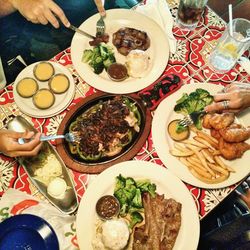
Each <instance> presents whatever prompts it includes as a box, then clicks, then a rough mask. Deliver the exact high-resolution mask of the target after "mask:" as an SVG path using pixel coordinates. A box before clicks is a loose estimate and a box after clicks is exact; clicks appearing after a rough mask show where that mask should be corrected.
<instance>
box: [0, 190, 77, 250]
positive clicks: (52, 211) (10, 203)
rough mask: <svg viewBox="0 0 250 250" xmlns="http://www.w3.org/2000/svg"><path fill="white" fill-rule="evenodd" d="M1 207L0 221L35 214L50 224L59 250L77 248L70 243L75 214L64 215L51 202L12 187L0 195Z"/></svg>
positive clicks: (74, 249)
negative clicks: (0, 196) (15, 216)
mask: <svg viewBox="0 0 250 250" xmlns="http://www.w3.org/2000/svg"><path fill="white" fill-rule="evenodd" d="M1 209H4V210H3V211H4V213H0V222H1V221H3V220H4V219H6V218H8V217H10V216H13V215H17V214H33V215H37V216H39V217H41V218H43V219H45V220H46V221H47V222H48V223H49V224H50V225H51V226H52V228H53V229H54V231H55V232H56V235H57V238H58V241H59V245H60V249H61V250H66V249H67V250H76V249H78V248H77V247H76V246H73V244H72V239H73V238H75V237H76V236H75V231H74V232H73V231H72V225H73V224H74V223H75V216H69V215H64V214H62V213H61V212H60V211H59V210H57V209H56V208H55V207H53V206H52V205H51V204H49V203H46V202H44V201H41V200H38V199H36V198H35V197H34V196H31V195H28V194H25V193H24V192H21V191H18V190H16V189H13V188H10V189H8V190H7V191H6V192H5V193H4V195H3V196H2V198H1V200H0V211H1ZM66 235H68V237H66Z"/></svg>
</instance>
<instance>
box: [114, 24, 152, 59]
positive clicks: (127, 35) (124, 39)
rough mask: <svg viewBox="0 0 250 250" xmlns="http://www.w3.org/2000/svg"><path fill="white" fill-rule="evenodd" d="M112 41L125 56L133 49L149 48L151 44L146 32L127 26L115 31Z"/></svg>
mask: <svg viewBox="0 0 250 250" xmlns="http://www.w3.org/2000/svg"><path fill="white" fill-rule="evenodd" d="M112 42H113V44H114V46H115V47H116V48H117V50H118V52H119V53H120V54H122V55H124V56H126V55H128V53H129V52H130V51H131V50H135V49H139V50H147V49H148V48H149V46H150V39H149V37H148V35H147V33H146V32H144V31H141V30H137V29H133V28H127V27H125V28H121V29H119V30H118V31H117V32H115V33H114V34H113V39H112Z"/></svg>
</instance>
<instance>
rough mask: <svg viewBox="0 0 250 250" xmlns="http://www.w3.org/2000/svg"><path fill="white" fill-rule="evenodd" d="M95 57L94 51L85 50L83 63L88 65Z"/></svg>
mask: <svg viewBox="0 0 250 250" xmlns="http://www.w3.org/2000/svg"><path fill="white" fill-rule="evenodd" d="M92 55H93V51H92V50H91V49H85V50H84V51H83V56H82V62H84V63H87V62H89V61H90V59H91V57H92Z"/></svg>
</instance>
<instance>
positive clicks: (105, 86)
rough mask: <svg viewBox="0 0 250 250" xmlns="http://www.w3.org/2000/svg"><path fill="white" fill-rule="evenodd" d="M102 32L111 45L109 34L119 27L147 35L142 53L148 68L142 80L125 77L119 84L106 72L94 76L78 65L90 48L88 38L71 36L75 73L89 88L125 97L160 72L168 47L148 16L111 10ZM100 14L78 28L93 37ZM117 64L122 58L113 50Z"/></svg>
mask: <svg viewBox="0 0 250 250" xmlns="http://www.w3.org/2000/svg"><path fill="white" fill-rule="evenodd" d="M106 13H107V14H106V17H105V20H104V21H105V25H106V33H108V34H109V43H108V45H110V46H112V47H114V45H112V34H113V33H115V32H116V31H118V30H119V29H120V28H122V27H129V28H134V29H138V30H142V31H145V32H147V34H148V36H149V38H150V47H149V48H148V49H147V50H146V53H147V54H148V56H149V57H150V66H149V68H148V69H147V71H146V74H145V76H144V77H142V78H132V77H129V78H127V79H126V80H124V81H122V82H114V81H112V80H110V78H109V77H108V75H107V74H106V72H103V73H101V74H100V75H97V74H95V73H94V72H93V70H92V69H91V67H90V66H89V65H88V64H86V63H83V62H82V55H83V51H84V50H85V49H90V48H93V47H91V46H90V45H89V41H90V39H89V38H87V37H84V36H83V35H80V34H78V33H75V35H74V37H73V39H72V42H71V58H72V63H73V65H74V67H75V68H76V70H77V72H78V74H79V75H80V76H81V77H82V79H84V80H85V81H86V82H87V83H88V84H89V85H91V86H92V87H94V88H96V89H99V90H101V91H104V92H108V93H115V94H126V93H132V92H137V91H139V90H141V89H144V88H145V87H147V86H149V85H150V84H151V83H153V82H154V81H155V80H157V79H158V78H159V77H160V75H161V74H162V73H163V71H164V69H165V68H166V65H167V63H168V58H169V44H168V39H167V37H166V34H165V32H164V31H163V30H162V29H161V27H160V26H159V25H158V24H157V23H156V22H154V21H153V20H152V19H150V18H149V17H147V16H145V15H143V14H141V13H138V12H136V11H133V10H127V9H112V10H107V11H106ZM99 17H100V15H99V14H96V15H93V16H91V17H90V18H88V19H87V20H86V21H85V22H84V23H82V24H81V25H80V27H79V28H80V29H82V30H84V31H86V32H88V33H90V34H93V30H95V26H96V22H97V20H98V19H99ZM114 52H115V57H116V60H117V62H119V63H124V62H125V56H123V55H120V54H119V53H118V52H117V50H116V48H115V47H114Z"/></svg>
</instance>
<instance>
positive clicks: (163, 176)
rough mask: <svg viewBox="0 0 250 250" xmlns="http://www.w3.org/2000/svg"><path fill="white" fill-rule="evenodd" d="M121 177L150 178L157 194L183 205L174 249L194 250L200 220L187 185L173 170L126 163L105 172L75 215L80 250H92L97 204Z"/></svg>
mask: <svg viewBox="0 0 250 250" xmlns="http://www.w3.org/2000/svg"><path fill="white" fill-rule="evenodd" d="M119 174H121V175H123V176H124V177H132V178H134V179H135V180H136V179H138V180H139V179H148V180H150V181H151V182H153V183H155V184H156V186H157V190H156V191H157V193H159V194H164V195H165V198H170V197H171V198H174V199H175V200H176V201H177V202H180V203H181V204H182V210H181V227H180V231H179V234H178V237H177V239H176V242H175V246H174V248H173V249H174V250H182V249H188V250H189V249H190V250H193V249H196V248H197V244H198V241H199V233H200V223H199V217H198V212H197V208H196V206H195V203H194V200H193V198H192V196H191V194H190V193H189V191H188V189H187V187H186V186H185V184H184V183H183V182H182V181H181V180H180V179H178V178H177V177H176V176H174V175H173V174H172V173H171V171H169V170H167V169H165V168H163V167H161V166H159V165H157V164H155V163H151V162H146V161H126V162H121V163H118V164H116V165H114V166H113V167H111V168H109V169H107V170H105V171H103V172H102V173H101V174H100V175H98V176H97V178H96V179H95V180H93V182H92V183H91V184H90V186H89V187H88V189H87V190H86V192H85V194H84V196H83V198H82V200H81V202H80V205H79V209H78V211H77V216H76V233H77V240H78V244H79V247H80V249H81V250H85V249H93V248H92V243H91V242H92V239H93V237H94V232H95V223H96V220H97V215H96V211H95V206H96V202H97V200H98V199H99V198H100V197H102V196H103V195H107V194H110V195H112V194H113V192H114V186H115V177H116V176H118V175H119ZM190 225H192V233H190Z"/></svg>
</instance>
